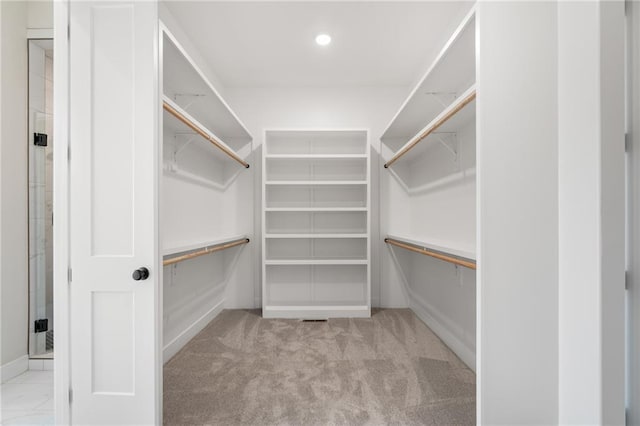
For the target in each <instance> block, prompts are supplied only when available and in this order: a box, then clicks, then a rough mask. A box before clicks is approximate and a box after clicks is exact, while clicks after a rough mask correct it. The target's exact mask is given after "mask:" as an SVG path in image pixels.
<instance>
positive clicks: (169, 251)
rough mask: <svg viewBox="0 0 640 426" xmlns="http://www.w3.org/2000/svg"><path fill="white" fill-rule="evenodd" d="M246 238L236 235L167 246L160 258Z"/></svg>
mask: <svg viewBox="0 0 640 426" xmlns="http://www.w3.org/2000/svg"><path fill="white" fill-rule="evenodd" d="M245 238H248V237H247V236H246V235H236V236H233V237H228V238H221V239H215V240H208V241H194V242H192V243H178V244H176V245H173V246H168V247H165V248H163V249H162V256H172V255H174V254H179V253H185V252H188V251H192V250H197V249H201V248H204V247H210V246H216V245H219V244H224V243H228V242H231V241H236V240H242V239H245Z"/></svg>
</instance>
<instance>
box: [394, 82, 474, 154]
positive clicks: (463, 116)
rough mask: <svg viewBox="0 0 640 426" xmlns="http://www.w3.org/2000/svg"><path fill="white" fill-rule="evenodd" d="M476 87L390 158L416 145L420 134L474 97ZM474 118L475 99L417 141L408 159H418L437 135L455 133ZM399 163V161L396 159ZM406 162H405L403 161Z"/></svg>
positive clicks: (461, 96) (466, 92) (448, 106)
mask: <svg viewBox="0 0 640 426" xmlns="http://www.w3.org/2000/svg"><path fill="white" fill-rule="evenodd" d="M475 91H476V85H475V84H474V85H472V86H471V87H469V88H468V89H467V90H465V92H464V93H462V94H461V95H460V97H459V98H458V99H456V100H455V101H453V102H452V103H451V104H450V105H447V107H446V108H445V109H444V110H443V111H442V112H441V113H440V114H438V115H437V116H436V117H435V118H434V119H433V120H432V121H430V122H429V123H428V124H427V125H426V126H424V127H423V128H422V129H420V130H419V131H418V132H417V133H416V134H415V135H413V136H412V137H411V138H410V139H409V140H408V141H407V142H406V143H405V144H404V145H402V146H401V147H400V148H399V149H398V150H397V152H395V153H394V155H393V156H392V157H395V156H396V155H397V154H398V153H400V152H402V151H403V150H404V149H405V148H406V147H409V146H411V145H413V144H416V142H415V141H416V140H418V139H419V138H420V136H421V135H422V134H424V133H425V132H427V131H429V130H430V129H431V128H432V127H434V126H435V125H436V124H437V123H439V122H440V121H441V120H442V119H443V118H445V117H447V116H448V115H449V114H451V112H452V111H455V110H456V109H457V108H459V107H460V106H461V105H464V104H463V103H462V102H464V101H465V99H467V98H468V97H470V96H472V95H475ZM475 118H476V101H475V98H474V99H473V100H471V101H470V102H469V103H468V104H467V105H464V106H463V107H462V109H460V110H459V111H458V112H456V113H454V114H453V115H452V116H451V118H449V119H447V120H446V121H445V122H444V123H443V124H442V125H440V126H439V127H438V128H437V129H436V130H435V131H434V132H433V133H431V134H429V135H428V136H426V137H425V138H423V139H421V140H419V142H417V144H416V145H415V146H414V147H413V148H411V151H410V152H407V153H406V154H405V155H407V157H408V158H418V157H420V155H421V154H422V153H424V151H425V150H426V149H427V148H428V147H429V145H430V142H433V141H435V140H436V138H437V137H438V133H457V132H458V131H459V130H460V129H462V128H463V127H465V126H467V125H469V124H470V123H473V122H475ZM400 158H402V157H400ZM398 161H400V159H398ZM405 161H406V160H405Z"/></svg>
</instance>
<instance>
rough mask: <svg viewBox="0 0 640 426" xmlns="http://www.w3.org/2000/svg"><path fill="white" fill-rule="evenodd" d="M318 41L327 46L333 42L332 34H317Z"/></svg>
mask: <svg viewBox="0 0 640 426" xmlns="http://www.w3.org/2000/svg"><path fill="white" fill-rule="evenodd" d="M316 43H318V45H320V46H326V45H328V44H329V43H331V36H330V35H329V34H318V35H317V36H316Z"/></svg>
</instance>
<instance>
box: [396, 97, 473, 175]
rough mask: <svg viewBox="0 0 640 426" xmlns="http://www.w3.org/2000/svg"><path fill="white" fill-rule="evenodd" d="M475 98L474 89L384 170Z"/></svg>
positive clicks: (398, 154)
mask: <svg viewBox="0 0 640 426" xmlns="http://www.w3.org/2000/svg"><path fill="white" fill-rule="evenodd" d="M475 98H476V91H475V89H474V90H473V91H472V92H471V93H469V94H468V95H467V96H466V97H465V98H463V99H461V100H459V101H458V103H457V104H456V105H455V106H454V107H453V108H451V109H450V110H449V111H447V113H446V114H444V115H443V116H442V117H440V118H439V119H438V120H437V121H436V122H435V123H433V124H432V125H431V126H429V127H428V128H427V129H425V130H424V132H422V133H421V134H420V135H419V136H418V137H415V140H414V141H413V142H411V143H410V144H409V145H407V146H405V147H404V148H403V149H402V150H401V151H400V152H398V153H397V154H396V155H394V156H393V157H392V158H391V160H389V161H387V162H386V163H385V165H384V168H385V169H387V168H389V166H391V165H392V164H393V163H395V162H396V161H398V160H399V159H400V157H402V156H403V155H405V154H406V153H407V152H409V150H411V149H412V148H413V147H415V146H416V145H417V144H418V143H419V142H420V141H421V140H423V139H424V138H426V137H427V136H429V135H430V134H431V133H433V132H435V131H436V130H437V129H438V127H440V126H442V125H443V124H444V123H446V122H447V121H448V120H449V119H450V118H451V117H453V116H454V115H456V114H457V113H458V112H459V111H460V110H461V109H462V108H464V107H465V106H467V104H469V103H470V102H471V101H473V100H474V99H475Z"/></svg>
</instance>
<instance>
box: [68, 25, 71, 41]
mask: <svg viewBox="0 0 640 426" xmlns="http://www.w3.org/2000/svg"><path fill="white" fill-rule="evenodd" d="M67 40H71V25H67Z"/></svg>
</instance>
